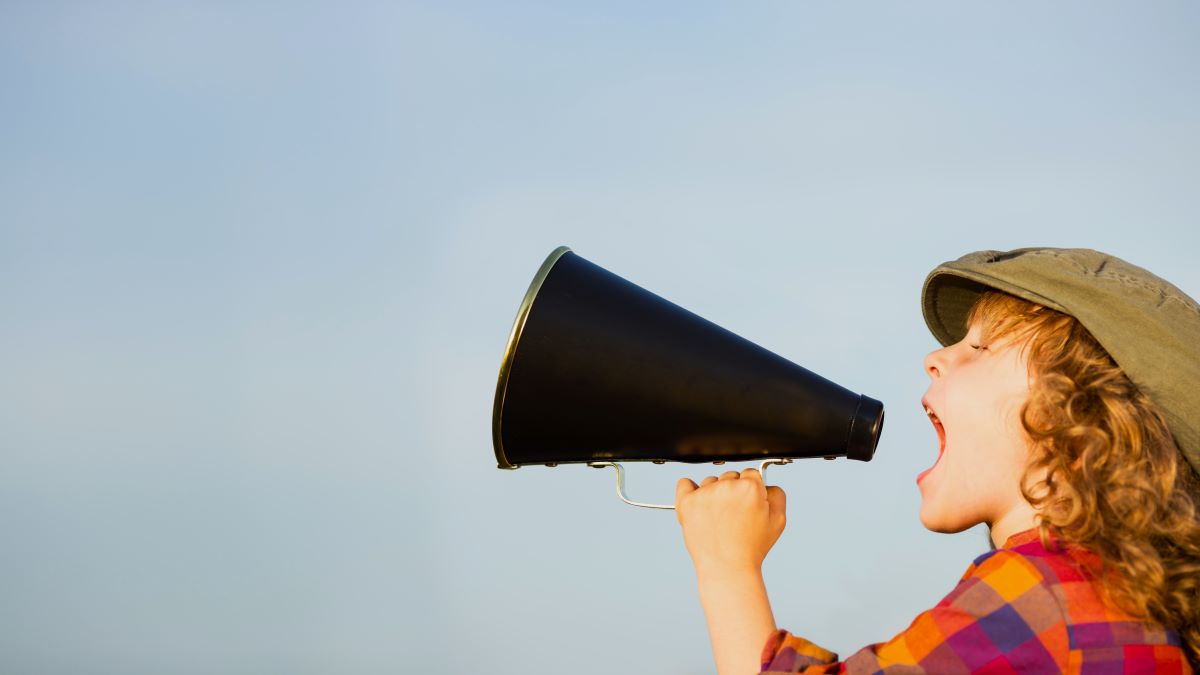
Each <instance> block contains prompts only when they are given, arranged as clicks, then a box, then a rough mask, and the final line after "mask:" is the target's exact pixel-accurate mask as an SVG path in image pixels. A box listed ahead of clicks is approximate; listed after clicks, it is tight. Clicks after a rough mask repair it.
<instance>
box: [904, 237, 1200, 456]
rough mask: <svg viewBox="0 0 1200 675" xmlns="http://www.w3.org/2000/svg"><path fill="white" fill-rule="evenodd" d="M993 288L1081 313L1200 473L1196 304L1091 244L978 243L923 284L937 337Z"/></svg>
mask: <svg viewBox="0 0 1200 675" xmlns="http://www.w3.org/2000/svg"><path fill="white" fill-rule="evenodd" d="M990 289H996V290H999V291H1004V292H1005V293H1009V294H1011V295H1015V296H1017V297H1019V298H1024V299H1025V300H1029V301H1031V302H1036V303H1038V304H1039V305H1043V306H1046V307H1049V308H1051V309H1056V310H1058V311H1060V312H1063V313H1066V314H1070V315H1071V316H1073V317H1075V318H1076V319H1077V320H1078V321H1079V322H1080V323H1081V324H1083V326H1084V327H1085V328H1087V329H1088V331H1090V332H1091V333H1092V335H1093V336H1094V337H1095V338H1096V340H1097V341H1098V342H1099V343H1100V344H1101V346H1103V347H1104V349H1105V350H1106V351H1108V353H1109V355H1110V356H1112V358H1113V360H1114V361H1116V363H1117V365H1118V366H1120V368H1121V370H1123V371H1124V372H1125V374H1126V375H1127V376H1128V377H1129V379H1130V380H1131V381H1132V382H1133V383H1134V385H1136V386H1137V388H1138V389H1139V390H1141V391H1142V392H1143V393H1144V394H1146V396H1147V397H1149V398H1150V400H1151V401H1153V402H1154V404H1155V405H1156V406H1157V407H1158V408H1159V410H1160V411H1162V413H1163V416H1164V417H1165V418H1166V420H1167V425H1168V426H1169V427H1170V429H1171V433H1172V435H1174V436H1175V440H1176V442H1177V443H1178V445H1179V449H1180V450H1181V451H1182V452H1183V455H1184V457H1186V458H1187V460H1188V462H1189V463H1190V464H1191V465H1192V469H1193V470H1195V471H1196V472H1197V473H1200V305H1198V304H1197V303H1196V301H1195V300H1193V299H1192V298H1191V297H1189V296H1188V295H1187V294H1186V293H1184V292H1183V291H1181V290H1180V289H1179V288H1177V287H1176V286H1174V285H1172V284H1171V283H1169V282H1167V281H1166V280H1165V279H1162V278H1160V277H1158V276H1156V275H1154V274H1152V273H1150V272H1149V271H1147V270H1145V269H1142V268H1141V267H1138V266H1137V265H1133V264H1131V263H1128V262H1126V261H1124V260H1121V259H1120V258H1118V257H1116V256H1113V255H1109V254H1107V253H1103V252H1101V251H1095V250H1092V249H1086V248H1049V247H1038V248H1018V249H1014V250H1011V251H990V250H989V251H975V252H973V253H968V254H966V255H964V256H962V257H961V258H959V259H957V260H951V261H948V262H944V263H942V264H941V265H938V266H937V267H936V268H934V270H933V271H932V272H930V273H929V275H928V276H926V277H925V283H924V284H923V286H922V288H921V313H922V314H923V315H924V317H925V324H926V325H927V326H929V330H930V331H931V332H932V333H933V336H934V337H935V338H937V341H938V342H940V343H941V344H942V345H949V344H953V343H955V342H958V341H960V340H962V338H963V337H964V336H965V335H966V333H967V326H966V317H967V313H968V312H969V311H970V309H971V306H972V305H973V304H974V303H975V300H976V299H978V298H979V296H980V295H982V294H983V293H984V292H985V291H987V290H990Z"/></svg>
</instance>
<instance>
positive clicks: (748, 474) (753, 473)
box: [742, 468, 762, 483]
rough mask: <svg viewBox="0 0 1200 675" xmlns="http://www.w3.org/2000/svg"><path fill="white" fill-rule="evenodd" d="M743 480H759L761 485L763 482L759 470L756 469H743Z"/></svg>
mask: <svg viewBox="0 0 1200 675" xmlns="http://www.w3.org/2000/svg"><path fill="white" fill-rule="evenodd" d="M742 478H749V479H751V480H757V481H758V482H760V483H761V482H762V474H761V473H759V472H758V469H755V468H749V469H742Z"/></svg>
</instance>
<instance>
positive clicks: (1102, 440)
mask: <svg viewBox="0 0 1200 675" xmlns="http://www.w3.org/2000/svg"><path fill="white" fill-rule="evenodd" d="M976 321H979V322H981V323H980V327H981V335H982V339H983V341H984V342H985V343H986V342H989V341H991V340H996V339H1000V338H1006V337H1007V338H1012V339H1013V340H1015V341H1016V343H1017V344H1020V345H1021V348H1022V349H1025V350H1026V352H1027V355H1028V359H1029V370H1030V375H1031V385H1030V396H1029V400H1028V401H1027V402H1026V403H1025V404H1024V406H1023V407H1022V409H1021V424H1022V426H1023V427H1024V429H1025V432H1026V434H1028V437H1029V439H1030V441H1031V448H1032V453H1031V459H1030V464H1029V466H1028V467H1027V469H1026V472H1025V476H1024V478H1023V479H1022V485H1021V491H1022V494H1023V495H1024V496H1025V499H1026V500H1028V501H1029V503H1030V504H1032V505H1033V507H1034V508H1035V509H1037V510H1038V513H1039V521H1038V528H1039V532H1040V534H1041V536H1042V541H1043V543H1044V544H1047V545H1049V543H1050V539H1051V537H1054V538H1056V539H1058V540H1059V541H1060V542H1062V543H1063V544H1065V545H1072V544H1073V545H1077V546H1081V547H1083V548H1086V549H1088V550H1090V551H1092V552H1094V553H1095V554H1097V555H1098V556H1099V558H1100V560H1101V561H1102V562H1103V570H1104V571H1103V573H1102V576H1101V579H1100V581H1101V583H1100V588H1101V593H1102V595H1103V596H1104V600H1105V601H1106V602H1108V603H1110V604H1111V605H1112V606H1114V607H1116V608H1118V609H1120V610H1123V611H1125V612H1126V613H1128V614H1130V615H1132V616H1134V617H1138V618H1142V619H1146V620H1154V621H1157V622H1159V623H1161V624H1162V625H1164V626H1168V627H1171V628H1173V629H1175V630H1177V631H1178V632H1179V634H1180V636H1181V637H1182V639H1183V641H1184V643H1185V645H1186V650H1185V651H1186V652H1187V654H1188V659H1189V660H1190V661H1191V662H1192V663H1193V664H1196V663H1197V662H1200V480H1198V478H1197V475H1196V472H1195V471H1193V469H1192V467H1191V465H1189V464H1188V462H1187V460H1186V459H1185V458H1184V457H1183V454H1182V453H1181V452H1180V451H1179V448H1178V446H1177V444H1176V442H1175V439H1174V437H1173V436H1172V435H1171V431H1170V429H1169V428H1168V427H1167V423H1166V420H1165V419H1164V418H1163V415H1162V413H1161V412H1160V411H1159V410H1158V409H1157V408H1156V407H1155V405H1154V404H1153V402H1151V400H1150V399H1149V398H1148V397H1147V396H1146V395H1145V394H1144V393H1142V392H1141V391H1140V390H1139V389H1138V388H1137V387H1136V386H1135V385H1134V384H1133V382H1131V381H1130V380H1129V378H1128V377H1127V376H1126V375H1125V373H1124V372H1123V371H1122V370H1121V368H1120V367H1119V366H1118V365H1117V364H1116V363H1115V362H1114V361H1113V359H1112V357H1110V356H1109V355H1108V352H1106V351H1105V350H1104V348H1103V347H1102V346H1101V345H1100V343H1099V342H1097V341H1096V339H1095V338H1094V337H1093V336H1092V334H1091V333H1090V332H1089V331H1088V330H1087V329H1086V328H1084V326H1083V324H1081V323H1080V322H1079V321H1078V320H1076V319H1075V318H1074V317H1072V316H1070V315H1067V314H1064V313H1062V312H1059V311H1056V310H1053V309H1050V308H1047V307H1044V306H1042V305H1038V304H1036V303H1033V302H1029V301H1026V300H1023V299H1020V298H1017V297H1015V296H1012V295H1009V294H1007V293H1002V292H999V291H988V292H985V293H984V294H983V295H982V296H981V297H980V298H979V300H978V301H976V303H975V305H974V306H973V307H972V308H971V311H970V313H969V314H968V316H967V325H968V326H971V325H973V324H974V323H975V322H976ZM1147 349H1153V345H1147Z"/></svg>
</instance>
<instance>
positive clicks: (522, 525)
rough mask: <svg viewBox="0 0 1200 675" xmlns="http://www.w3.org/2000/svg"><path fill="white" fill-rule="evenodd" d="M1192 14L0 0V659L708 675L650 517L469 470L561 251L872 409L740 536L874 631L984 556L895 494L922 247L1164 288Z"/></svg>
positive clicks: (1188, 153) (782, 617)
mask: <svg viewBox="0 0 1200 675" xmlns="http://www.w3.org/2000/svg"><path fill="white" fill-rule="evenodd" d="M1198 30H1200V12H1198V11H1197V9H1196V8H1195V6H1194V5H1192V4H1190V3H1184V2H1163V3H1151V4H1144V3H1143V4H1134V3H1082V2H1075V3H1055V4H1053V5H1046V4H1045V3H1034V2H1017V3H1006V4H1004V5H1003V6H1000V5H992V4H984V3H950V2H920V3H903V4H882V3H877V4H869V3H832V2H813V3H797V2H762V3H752V4H747V3H743V4H741V5H734V4H728V5H725V4H713V3H678V4H661V5H654V6H650V7H648V6H646V5H645V4H644V3H603V4H592V5H585V4H582V3H576V4H551V3H503V4H498V3H427V4H425V3H399V4H387V3H338V4H336V5H335V4H333V3H319V2H313V3H303V4H300V5H296V4H291V3H289V4H283V3H278V4H269V3H237V4H234V3H229V4H226V3H207V4H200V3H166V4H155V3H145V4H137V3H105V4H103V5H96V4H89V3H77V4H72V3H36V4H34V3H5V4H4V5H3V6H0V85H2V86H0V104H2V105H0V110H3V112H2V113H0V120H2V121H3V124H0V148H3V153H2V154H0V311H2V312H3V316H4V317H5V319H6V320H5V322H4V324H5V328H4V330H3V331H0V372H3V373H4V377H3V378H0V453H2V454H0V457H2V462H3V471H0V535H3V537H4V539H5V541H6V542H8V545H7V546H6V547H5V552H4V553H3V554H0V594H2V595H3V597H4V598H5V603H4V608H3V609H2V610H0V654H4V657H3V660H4V661H5V662H6V663H5V665H6V668H5V670H13V671H18V672H39V673H75V672H80V671H81V670H87V671H88V672H114V673H115V672H120V673H142V672H146V673H149V672H164V671H165V672H177V673H190V672H196V673H212V672H221V673H252V672H253V673H258V672H290V673H330V672H338V673H384V672H432V673H440V672H447V673H449V672H461V671H463V670H466V669H474V668H480V669H487V670H488V671H489V672H493V673H498V674H503V673H543V672H544V673H550V672H561V671H562V670H566V669H569V670H571V671H572V672H578V673H582V674H586V673H608V672H644V673H665V674H668V675H676V674H679V675H682V674H685V673H688V674H690V673H706V672H711V671H712V666H711V656H710V652H709V644H708V636H707V633H706V628H705V625H704V619H703V615H702V613H701V610H700V606H699V602H698V599H697V597H696V594H695V579H694V576H693V574H692V570H691V567H690V561H689V560H688V558H687V554H686V552H685V551H684V548H683V544H682V540H681V537H680V536H679V532H678V525H677V524H676V523H675V521H674V518H673V516H672V515H671V514H670V513H669V512H667V513H660V512H650V511H645V510H641V509H634V508H632V507H628V506H625V505H623V504H621V503H619V502H618V501H617V499H616V497H615V496H614V495H613V494H612V484H611V483H612V476H611V475H609V473H608V472H599V471H595V470H593V469H588V468H586V467H582V466H561V467H558V468H555V469H547V468H542V467H529V468H526V469H522V470H519V471H516V472H505V471H499V470H497V469H496V468H495V459H494V457H493V456H492V448H491V438H490V423H491V420H490V415H491V404H492V395H493V391H494V387H495V385H496V375H497V372H498V369H499V365H500V359H501V356H502V353H503V348H504V342H505V339H506V338H507V335H508V331H509V328H510V326H511V322H512V319H513V316H514V315H515V313H516V310H517V305H518V303H519V301H520V298H521V295H522V294H523V293H524V291H525V288H526V286H527V284H528V283H529V280H530V278H531V277H532V276H533V273H534V271H535V270H536V269H537V266H538V264H539V263H540V262H541V261H542V259H543V258H544V257H545V256H546V255H547V254H548V253H549V252H550V251H551V250H552V249H553V248H554V247H555V246H558V245H560V244H565V245H568V246H571V247H572V248H573V249H574V250H575V251H576V252H577V253H578V254H580V255H582V256H583V257H585V258H587V259H589V260H591V261H593V262H595V263H597V264H599V265H601V266H604V267H606V268H608V269H610V270H612V271H613V272H615V273H617V274H620V275H621V276H624V277H625V278H627V279H629V280H631V281H633V282H635V283H638V284H640V285H642V286H644V287H646V288H648V289H650V290H652V291H653V292H655V293H657V294H659V295H662V296H664V297H666V298H668V299H670V300H672V301H673V302H676V303H678V304H680V305H682V306H684V307H686V308H688V309H690V310H692V311H694V312H696V313H698V314H700V315H702V316H704V317H706V318H708V319H711V320H713V321H715V322H717V323H719V324H721V325H723V326H725V327H727V328H729V329H730V330H733V331H734V332H736V333H739V334H740V335H743V336H745V337H747V338H748V339H751V340H753V341H755V342H757V343H759V344H761V345H762V346H764V347H766V348H768V349H771V350H772V351H775V352H776V353H779V354H780V355H782V356H784V357H786V358H789V359H791V360H793V361H795V362H797V363H799V364H801V365H804V366H805V367H807V368H809V369H810V370H814V371H816V372H818V373H821V374H823V375H825V376H826V377H829V378H830V379H833V380H835V381H837V382H839V383H841V384H843V385H845V386H847V387H849V388H851V389H854V390H857V391H861V392H863V393H867V394H869V395H871V396H874V397H875V398H878V399H880V400H882V401H883V402H884V403H885V405H886V406H887V409H888V423H887V427H886V428H885V430H884V435H883V438H882V440H881V443H880V446H879V449H878V452H877V455H876V459H875V460H874V461H872V462H871V463H869V464H859V463H850V462H844V461H841V462H814V463H798V464H794V465H792V466H789V467H783V468H777V469H772V471H771V480H772V482H775V483H776V484H779V485H781V486H782V487H784V489H785V490H787V491H788V494H789V509H790V513H789V524H788V529H787V531H786V532H785V533H784V535H783V538H782V539H781V540H780V542H779V544H778V545H777V546H776V548H775V550H774V551H773V552H772V553H771V556H770V557H769V558H768V560H767V564H766V569H765V572H766V576H767V582H768V588H769V590H770V593H771V598H772V602H773V607H774V610H775V616H776V619H777V621H778V623H779V625H780V626H781V627H786V628H788V629H790V630H792V631H794V632H796V633H799V634H802V635H806V636H808V637H810V638H812V639H814V640H816V641H818V642H820V643H822V644H824V645H826V646H828V647H830V648H833V649H835V650H838V651H840V652H841V653H843V654H848V653H850V652H851V651H853V650H855V649H857V648H858V647H861V646H862V645H864V644H867V643H868V642H873V641H878V640H883V639H886V638H888V637H890V636H891V635H892V634H894V633H895V632H897V631H899V630H901V629H903V628H904V627H905V626H906V625H907V624H908V621H909V620H911V618H912V617H913V616H915V615H916V614H917V613H918V612H919V611H921V610H922V609H924V608H926V607H928V606H930V605H931V604H933V603H934V602H936V601H937V600H938V599H939V598H940V597H941V596H942V595H943V594H944V593H945V592H946V591H948V590H949V589H950V588H951V587H952V585H953V583H954V581H955V580H957V578H958V575H959V574H961V572H962V571H963V570H964V569H965V568H966V566H967V564H969V563H970V561H971V559H972V558H973V557H974V556H975V555H978V554H979V553H981V552H982V551H984V550H985V549H986V534H985V533H984V532H983V531H982V530H980V529H978V528H977V529H975V530H972V531H969V532H966V533H963V534H959V535H953V536H946V535H937V534H932V533H929V532H926V531H925V530H923V529H922V528H921V526H920V523H919V521H918V520H917V506H918V503H919V499H918V493H917V490H916V487H915V485H914V483H913V480H914V478H915V476H916V474H917V473H918V472H919V471H921V470H922V469H924V468H925V467H927V466H929V465H930V464H931V463H932V462H933V460H934V458H935V456H936V447H937V441H936V436H935V434H934V432H933V430H932V428H930V427H929V424H928V422H927V421H926V419H925V416H924V414H923V412H922V410H921V406H920V402H919V401H920V397H921V395H922V393H923V392H924V390H925V387H926V384H927V382H926V380H925V378H924V375H923V374H922V370H921V359H922V357H923V356H924V354H925V353H927V352H928V351H929V350H931V349H933V348H934V347H935V346H936V345H935V343H934V341H933V338H932V337H931V336H930V335H929V334H928V331H927V330H926V329H925V327H924V323H923V321H922V319H921V316H920V309H919V305H918V296H919V291H920V285H921V281H922V280H923V279H924V276H925V274H926V273H927V272H928V271H929V270H931V269H932V268H933V267H934V266H936V265H937V264H938V263H939V262H942V261H944V260H949V259H953V258H956V257H958V256H960V255H962V254H964V253H966V252H968V251H973V250H978V249H985V248H990V249H1008V248H1016V247H1021V246H1035V245H1049V246H1080V247H1089V248H1097V249H1100V250H1104V251H1108V252H1110V253H1113V254H1116V255H1118V256H1120V257H1123V258H1125V259H1126V260H1128V261H1130V262H1133V263H1135V264H1138V265H1142V266H1144V267H1147V268H1149V269H1150V270H1152V271H1154V272H1156V273H1158V274H1159V275H1161V276H1163V277H1165V278H1167V279H1168V280H1170V281H1172V282H1174V283H1175V284H1176V285H1178V286H1180V287H1181V288H1182V289H1183V290H1185V291H1186V292H1188V293H1190V294H1191V295H1192V296H1193V297H1195V296H1200V272H1198V271H1197V268H1196V265H1195V263H1194V260H1193V256H1194V251H1195V250H1196V249H1197V244H1200V235H1197V227H1196V223H1197V213H1198V212H1200V208H1198V207H1200V195H1198V193H1197V191H1196V189H1195V186H1196V185H1197V184H1200V159H1198V158H1200V118H1198V117H1197V110H1200V100H1198V98H1200V93H1198V90H1197V87H1196V86H1195V83H1196V82H1197V81H1198V78H1197V76H1198V73H1197V70H1198V67H1200V46H1197V42H1196V40H1195V39H1194V36H1195V35H1196V34H1197V32H1198ZM680 475H691V476H692V477H694V478H697V479H698V478H699V477H701V476H703V475H705V474H704V472H701V471H699V470H698V469H697V468H695V467H681V466H678V465H675V466H672V465H667V466H662V467H654V466H646V467H642V466H634V467H632V469H631V475H630V477H629V489H630V491H631V492H633V493H635V495H636V496H637V497H640V498H643V499H645V500H647V501H661V500H669V499H670V495H671V488H672V486H673V483H674V480H675V479H676V478H678V477H679V476H680Z"/></svg>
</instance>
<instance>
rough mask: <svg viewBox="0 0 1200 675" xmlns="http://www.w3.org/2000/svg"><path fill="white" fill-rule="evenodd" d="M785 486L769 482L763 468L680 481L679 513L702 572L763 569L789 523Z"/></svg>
mask: <svg viewBox="0 0 1200 675" xmlns="http://www.w3.org/2000/svg"><path fill="white" fill-rule="evenodd" d="M786 511H787V496H786V495H785V494H784V492H783V489H782V488H779V487H775V486H771V487H766V486H764V485H763V479H762V474H760V473H759V472H758V470H757V469H746V470H744V471H742V472H741V473H738V472H737V471H726V472H725V473H723V474H721V477H720V478H718V477H716V476H709V477H707V478H705V479H703V480H702V481H700V485H699V487H697V486H696V484H695V483H693V482H692V481H691V479H688V478H680V479H679V482H678V483H676V484H675V516H676V517H677V518H678V519H679V525H680V526H681V527H682V528H683V543H684V545H685V546H687V550H688V553H689V554H690V555H691V556H692V564H693V565H695V566H696V569H697V571H703V570H709V569H714V570H759V569H761V568H762V563H763V560H764V559H765V558H766V557H767V552H768V551H770V550H771V547H772V546H774V545H775V542H776V541H778V540H779V535H781V534H783V528H784V525H785V524H786V522H787V517H786V515H785V513H786Z"/></svg>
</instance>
